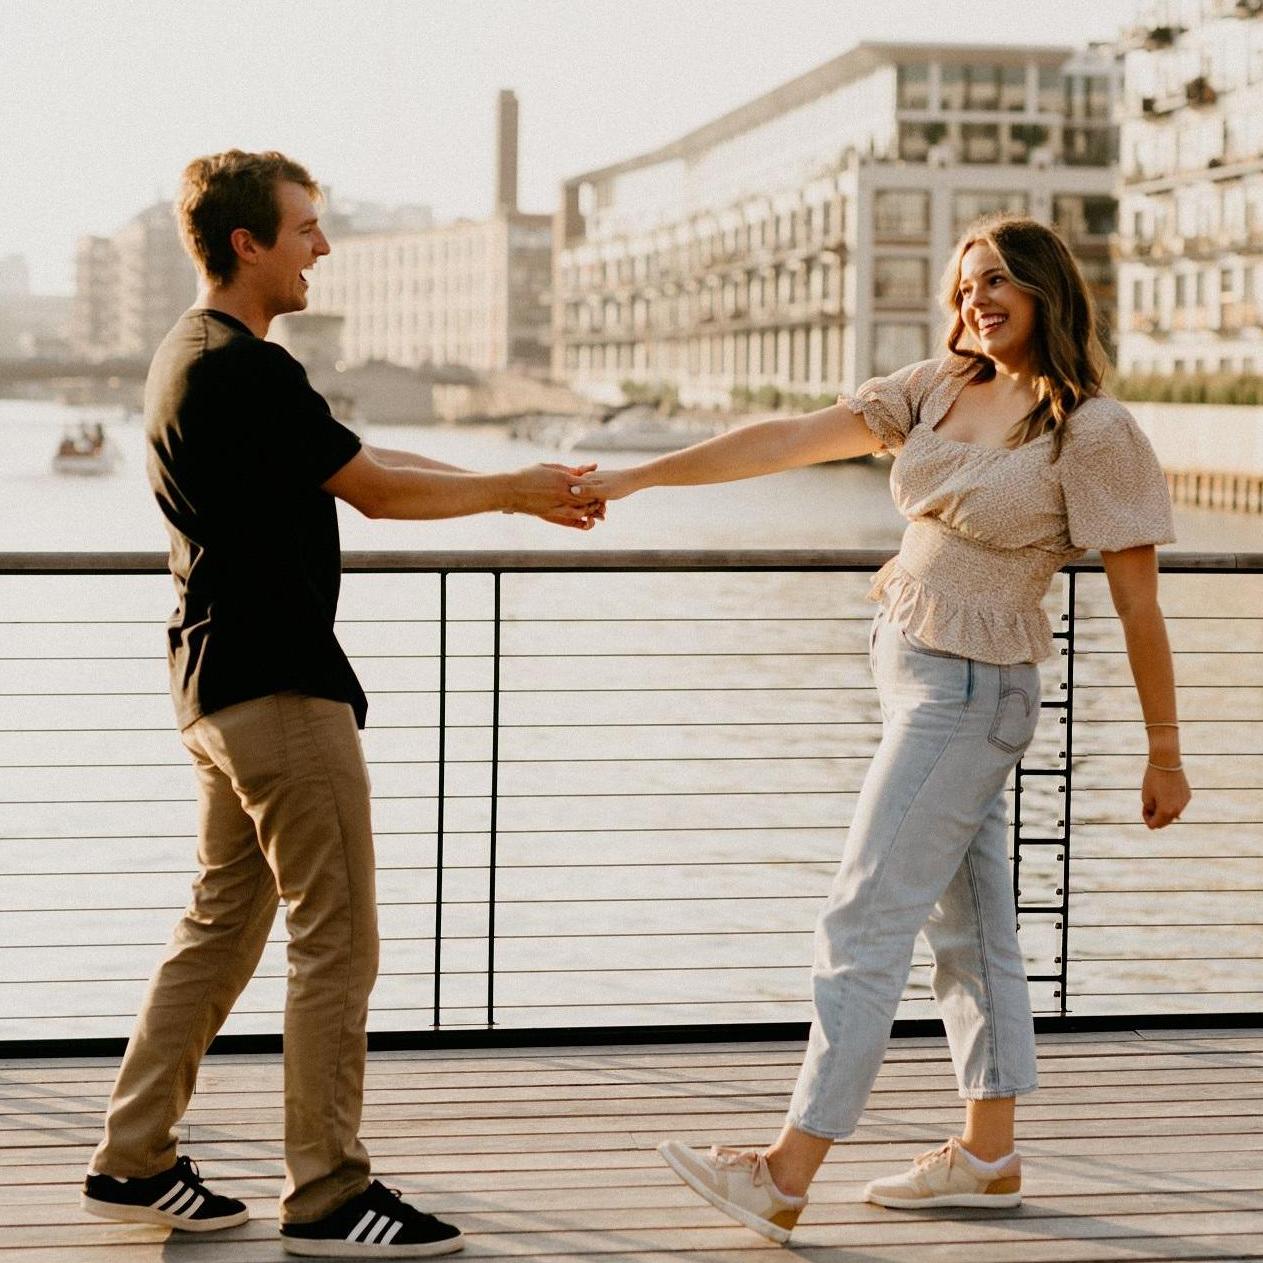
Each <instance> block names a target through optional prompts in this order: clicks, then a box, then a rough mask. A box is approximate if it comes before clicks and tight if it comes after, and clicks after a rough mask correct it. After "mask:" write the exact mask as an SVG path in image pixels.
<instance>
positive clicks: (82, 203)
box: [0, 0, 1136, 293]
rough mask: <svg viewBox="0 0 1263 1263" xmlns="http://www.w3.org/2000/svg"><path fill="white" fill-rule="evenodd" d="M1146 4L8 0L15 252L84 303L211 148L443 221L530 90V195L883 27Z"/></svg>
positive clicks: (1076, 0) (477, 192) (991, 29)
mask: <svg viewBox="0 0 1263 1263" xmlns="http://www.w3.org/2000/svg"><path fill="white" fill-rule="evenodd" d="M1135 8H1136V0H974V2H972V3H968V4H962V3H959V0H957V2H955V3H940V2H939V0H882V2H881V3H874V2H871V0H207V2H206V3H201V2H198V3H177V2H175V0H0V102H2V108H0V257H2V256H4V255H7V254H10V253H21V254H25V255H26V256H27V259H28V261H29V263H30V268H31V275H32V284H33V288H34V289H35V290H36V291H37V292H43V293H68V292H70V290H71V288H72V286H73V267H72V258H73V251H74V243H75V240H76V239H77V238H78V237H79V236H81V235H83V234H84V233H100V234H109V233H112V232H114V231H115V230H116V229H118V228H119V227H121V226H122V224H123V223H125V222H126V220H127V219H129V218H130V217H131V216H132V215H133V214H135V213H136V211H138V210H140V209H141V208H142V207H144V206H146V205H147V204H149V203H150V202H151V201H154V200H155V199H157V198H159V197H169V196H170V195H171V194H172V192H173V191H174V187H175V181H176V178H177V176H178V173H179V171H180V168H181V167H182V166H183V165H184V163H185V162H186V161H187V160H188V159H189V158H190V157H192V156H194V155H196V154H199V153H207V152H211V151H214V150H218V149H226V148H230V147H232V146H237V147H240V148H245V149H263V148H279V149H282V150H284V151H286V152H287V153H289V154H291V155H292V156H293V157H295V158H297V159H298V160H299V161H301V162H303V163H305V164H306V165H307V166H308V167H309V168H310V169H311V171H312V173H313V174H314V175H315V176H316V178H317V179H319V180H320V181H321V182H322V183H325V184H327V185H330V186H332V187H333V188H334V190H335V191H336V192H338V193H340V194H343V195H345V196H347V197H354V198H365V199H370V200H375V201H385V202H393V203H398V202H421V203H423V204H428V205H430V206H432V207H433V208H434V210H435V212H436V213H437V214H438V215H439V216H440V217H441V218H450V217H454V216H456V215H462V214H465V215H481V214H485V213H487V211H488V210H489V209H490V203H491V197H492V181H493V174H492V161H493V159H492V147H493V144H494V135H495V131H494V126H495V121H494V112H495V96H496V92H497V90H498V89H499V88H502V87H504V88H513V89H514V90H515V91H516V92H517V94H518V99H519V101H520V103H521V168H520V170H521V176H520V192H521V198H520V200H521V205H522V208H523V209H524V210H532V211H551V210H552V209H553V208H554V206H555V204H556V200H557V186H558V184H559V183H560V182H561V180H562V179H564V178H565V177H566V176H568V175H572V174H575V173H577V172H580V171H584V170H588V169H590V168H592V167H597V166H601V165H603V164H605V163H608V162H613V161H617V160H619V159H621V158H624V157H628V156H630V155H632V154H634V153H639V152H641V151H643V150H645V149H650V148H653V147H654V146H656V145H659V144H661V143H663V142H664V141H667V140H670V139H672V138H673V137H675V136H677V135H679V134H680V133H682V132H684V131H687V130H689V129H690V128H692V127H695V126H697V125H698V124H700V123H703V122H705V121H706V120H708V119H710V118H713V117H714V116H715V115H717V114H720V113H722V112H724V111H725V110H728V109H731V108H733V107H734V106H736V105H739V104H741V102H743V101H745V100H747V99H749V98H750V97H752V96H756V95H758V94H759V93H761V92H764V91H767V90H768V89H770V88H773V87H775V86H776V85H777V84H778V83H781V82H783V81H784V80H785V79H788V78H791V77H792V76H794V75H796V74H799V73H801V72H802V71H805V70H809V69H811V68H812V67H813V66H816V65H819V64H820V63H821V62H823V61H827V60H828V59H829V58H831V57H833V56H836V55H837V54H838V53H840V52H842V51H844V50H845V49H846V48H848V47H849V46H850V45H852V44H854V43H856V42H857V41H859V40H862V39H889V40H921V39H929V40H944V41H953V42H964V41H970V40H974V39H977V40H979V41H988V42H997V43H1005V42H1012V43H1025V42H1030V41H1048V42H1055V43H1069V44H1076V43H1082V42H1086V41H1088V40H1094V39H1108V38H1111V37H1112V36H1113V35H1114V34H1115V33H1116V32H1117V30H1118V29H1119V27H1120V26H1122V25H1126V24H1127V22H1128V21H1129V19H1130V17H1131V15H1132V13H1133V12H1134V11H1135Z"/></svg>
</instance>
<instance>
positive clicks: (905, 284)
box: [873, 257, 929, 303]
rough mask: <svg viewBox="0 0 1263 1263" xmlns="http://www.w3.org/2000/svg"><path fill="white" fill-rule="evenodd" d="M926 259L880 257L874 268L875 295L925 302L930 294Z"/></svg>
mask: <svg viewBox="0 0 1263 1263" xmlns="http://www.w3.org/2000/svg"><path fill="white" fill-rule="evenodd" d="M928 292H929V265H928V264H927V263H926V261H925V259H913V258H890V257H887V258H878V259H876V260H875V262H874V268H873V295H874V297H876V298H879V299H886V300H887V301H889V302H900V303H923V302H925V301H926V299H927V298H928V296H929V293H928Z"/></svg>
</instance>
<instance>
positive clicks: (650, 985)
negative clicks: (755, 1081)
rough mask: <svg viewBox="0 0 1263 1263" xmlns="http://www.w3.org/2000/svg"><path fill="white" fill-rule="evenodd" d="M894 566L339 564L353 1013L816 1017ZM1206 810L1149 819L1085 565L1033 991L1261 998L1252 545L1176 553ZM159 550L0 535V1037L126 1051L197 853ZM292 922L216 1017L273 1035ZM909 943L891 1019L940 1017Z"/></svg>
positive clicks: (1030, 837)
mask: <svg viewBox="0 0 1263 1263" xmlns="http://www.w3.org/2000/svg"><path fill="white" fill-rule="evenodd" d="M887 555H888V554H887V553H885V552H826V551H812V552H807V551H749V552H739V551H730V550H726V551H722V552H710V551H703V552H684V551H680V552H657V551H655V552H623V553H590V552H583V551H574V552H558V553H554V552H547V553H489V554H484V553H449V554H437V553H424V554H423V553H408V554H394V553H367V554H347V555H346V557H345V558H344V568H345V571H346V579H345V582H344V588H343V598H342V605H341V619H340V621H339V636H340V638H341V640H342V642H343V644H344V645H345V646H346V648H347V651H348V653H349V654H350V656H351V657H352V659H353V662H354V664H355V667H356V669H357V671H358V673H359V674H360V677H361V679H362V680H363V682H364V684H365V688H366V690H367V692H368V693H369V700H370V714H369V727H368V729H367V730H366V731H365V733H364V743H365V750H366V755H367V758H368V761H369V765H370V772H371V775H372V780H373V787H374V791H373V792H374V801H373V811H374V821H375V832H376V837H377V848H378V864H379V877H378V893H379V903H380V908H381V929H382V935H383V951H382V971H381V977H380V981H379V983H378V985H377V988H376V991H375V993H374V1007H373V1012H372V1016H371V1021H370V1029H372V1030H374V1031H377V1032H411V1033H419V1032H426V1031H431V1030H434V1029H436V1028H442V1029H445V1030H451V1029H455V1030H458V1031H466V1032H468V1033H469V1034H470V1036H471V1037H474V1036H476V1035H477V1033H478V1032H480V1031H485V1030H488V1029H490V1028H492V1027H497V1028H507V1029H521V1030H526V1029H541V1028H567V1029H572V1028H575V1027H584V1026H590V1027H619V1028H623V1029H626V1028H632V1027H657V1026H668V1025H678V1024H691V1025H709V1024H715V1025H716V1026H723V1025H727V1024H735V1023H742V1024H746V1023H784V1022H786V1021H801V1020H804V1019H806V1018H807V1017H808V1015H809V1009H808V1005H807V995H808V970H809V967H810V961H811V934H812V928H813V923H814V920H815V915H816V912H817V910H818V908H819V906H820V904H821V903H822V901H823V899H824V898H825V896H826V895H827V892H828V888H829V884H830V882H831V880H832V875H833V871H834V869H835V867H836V863H837V857H838V855H839V853H840V848H841V845H842V842H843V840H844V838H845V833H846V828H847V825H848V822H849V819H850V814H851V811H852V809H853V806H854V802H855V797H856V794H857V792H858V789H859V785H860V783H861V780H862V778H863V775H864V771H865V768H866V766H867V762H868V759H869V758H870V757H871V754H872V752H873V750H874V749H875V746H876V743H877V740H878V737H879V734H880V711H879V708H878V705H877V699H876V694H875V692H874V690H873V687H872V681H871V676H870V672H869V667H868V661H867V652H868V636H867V629H868V625H869V622H870V621H871V612H872V606H871V605H870V604H869V603H868V602H867V601H866V599H865V593H866V590H867V586H868V581H869V578H870V576H871V572H872V571H873V570H875V569H876V568H877V566H879V565H880V564H881V563H882V562H883V561H884V560H885V559H886V557H887ZM1163 571H1164V576H1163V581H1162V599H1163V606H1164V610H1165V612H1166V615H1167V619H1168V626H1169V628H1170V632H1171V639H1172V645H1173V649H1174V652H1175V658H1176V673H1177V680H1178V682H1179V691H1180V698H1179V703H1180V711H1181V716H1182V719H1183V722H1184V734H1183V735H1184V744H1185V749H1186V751H1187V757H1186V762H1187V766H1188V768H1189V771H1190V780H1191V782H1192V784H1193V786H1194V790H1195V799H1194V803H1193V805H1192V807H1191V808H1190V810H1189V811H1188V812H1187V813H1186V817H1185V819H1184V820H1182V821H1180V822H1178V823H1177V824H1176V825H1173V826H1172V827H1171V828H1169V829H1167V830H1164V831H1162V832H1160V833H1152V832H1150V831H1148V830H1146V829H1145V827H1144V826H1143V824H1141V823H1140V817H1139V784H1140V776H1141V773H1142V771H1143V765H1144V732H1143V728H1142V726H1141V722H1140V717H1139V707H1138V703H1137V700H1136V697H1135V693H1134V689H1133V688H1132V686H1131V682H1130V674H1129V671H1128V666H1127V659H1126V655H1125V652H1124V646H1123V643H1122V634H1121V629H1120V627H1119V624H1118V621H1117V619H1116V617H1115V616H1114V614H1113V611H1112V607H1111V605H1110V602H1109V596H1108V591H1107V588H1106V584H1105V580H1104V576H1103V575H1102V574H1101V572H1100V567H1099V563H1095V564H1093V563H1092V562H1091V561H1087V562H1085V563H1083V564H1079V565H1076V566H1073V567H1070V568H1069V569H1068V570H1067V572H1064V573H1063V574H1061V575H1059V576H1058V578H1057V581H1056V583H1055V585H1054V589H1053V591H1052V592H1051V593H1050V594H1049V597H1048V602H1047V608H1048V611H1049V614H1050V617H1051V619H1052V622H1053V625H1054V628H1055V630H1056V632H1057V636H1058V640H1057V644H1058V649H1059V651H1060V652H1059V653H1058V654H1057V655H1056V656H1054V657H1053V658H1052V659H1050V660H1049V661H1048V662H1047V663H1045V664H1043V672H1042V673H1043V691H1044V697H1043V701H1044V709H1043V713H1042V718H1041V723H1040V727H1039V732H1038V733H1037V736H1036V740H1035V743H1034V745H1033V746H1032V748H1031V750H1030V751H1029V752H1028V754H1027V757H1026V759H1025V760H1024V762H1023V765H1022V767H1021V769H1020V770H1019V775H1018V777H1017V778H1016V781H1015V790H1016V793H1014V794H1013V795H1012V796H1011V800H1010V806H1011V811H1012V813H1013V817H1014V824H1015V827H1014V829H1013V831H1012V836H1013V838H1014V849H1015V858H1016V860H1017V865H1016V874H1017V877H1016V881H1015V897H1016V906H1017V912H1018V917H1019V924H1020V932H1021V936H1022V940H1023V945H1024V950H1025V952H1026V956H1027V963H1028V969H1029V973H1030V977H1031V990H1032V996H1033V999H1034V1004H1035V1007H1036V1010H1037V1012H1038V1013H1040V1014H1042V1015H1044V1017H1045V1018H1046V1019H1048V1020H1050V1021H1052V1022H1054V1023H1055V1022H1060V1021H1073V1020H1075V1019H1078V1018H1098V1019H1109V1018H1115V1017H1116V1018H1119V1019H1123V1018H1126V1017H1128V1016H1133V1015H1139V1014H1150V1015H1154V1014H1157V1015H1162V1014H1170V1015H1171V1016H1172V1018H1173V1019H1174V1018H1177V1017H1179V1016H1180V1015H1187V1014H1200V1015H1207V1014H1227V1013H1235V1014H1241V1015H1246V1016H1249V1015H1263V900H1261V899H1260V898H1259V895H1260V893H1263V556H1257V555H1249V556H1242V555H1219V554H1215V555H1200V554H1198V555H1193V554H1167V555H1164V557H1163ZM170 604H171V587H170V579H169V577H168V576H167V574H166V559H165V557H163V556H161V555H158V554H122V555H115V554H111V555H106V554H24V555H0V848H2V850H0V912H2V914H3V915H0V997H2V999H3V1003H2V1004H0V1040H4V1041H10V1042H11V1043H13V1042H14V1041H31V1040H48V1039H54V1040H57V1039H62V1040H82V1039H86V1038H119V1037H122V1036H125V1035H126V1034H127V1032H128V1030H129V1028H130V1022H131V1019H132V1017H133V1015H134V1014H135V1011H136V1008H137V1005H138V1004H139V1001H140V997H141V994H142V991H143V988H144V984H145V979H146V977H147V975H148V972H149V970H150V968H151V967H152V966H153V964H154V963H155V961H156V960H157V958H158V955H159V953H160V951H161V948H162V945H163V944H164V943H165V941H166V937H167V934H168V932H169V930H170V928H171V926H172V924H173V922H174V920H175V919H176V917H177V916H178V915H179V912H180V910H181V909H182V908H183V906H184V904H185V902H186V899H187V894H188V885H189V880H190V878H191V876H192V872H193V866H194V863H195V829H196V813H195V802H194V792H193V776H192V773H191V770H190V769H189V767H188V765H187V760H186V756H185V754H184V751H183V749H182V747H181V745H180V742H179V739H178V736H177V734H176V733H175V731H174V726H173V723H172V711H171V705H170V701H169V698H168V695H167V685H166V665H165V661H164V660H163V658H162V646H163V635H162V622H163V620H164V618H165V617H166V614H167V612H168V610H169V607H170ZM283 938H284V935H283V922H282V920H281V919H280V917H279V914H278V921H277V924H276V926H275V927H274V930H273V936H272V942H270V943H269V946H268V948H267V950H266V951H265V954H264V958H263V962H262V964H261V966H260V970H259V974H258V976H257V977H256V979H255V981H254V982H253V983H251V985H250V987H249V988H248V989H247V991H246V992H245V994H244V995H243V996H242V998H241V1001H240V1003H239V1004H238V1006H237V1010H236V1012H235V1013H234V1016H233V1017H232V1018H231V1019H230V1022H229V1025H228V1027H227V1028H226V1030H227V1031H228V1032H229V1033H236V1034H253V1035H269V1034H273V1033H275V1032H277V1031H279V1029H280V1014H281V1010H282V1007H283V1000H284V978H285V945H284V941H283ZM929 999H930V989H929V960H928V956H927V955H926V954H925V953H924V952H923V951H918V955H917V958H916V961H915V964H914V969H913V973H912V977H911V980H910V982H909V986H908V989H907V991H906V994H905V997H904V1001H903V1004H902V1005H901V1009H900V1016H901V1017H904V1018H916V1017H921V1016H926V1017H928V1016H930V1015H931V1014H932V1006H931V1004H930V1003H929Z"/></svg>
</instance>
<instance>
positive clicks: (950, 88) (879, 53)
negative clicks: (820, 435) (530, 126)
mask: <svg viewBox="0 0 1263 1263" xmlns="http://www.w3.org/2000/svg"><path fill="white" fill-rule="evenodd" d="M1117 80H1118V72H1117V68H1116V64H1115V61H1114V59H1113V57H1112V55H1108V54H1105V53H1100V52H1097V51H1094V50H1078V51H1076V50H1074V49H1072V48H1069V47H1063V48H1052V47H1047V46H1030V47H1027V46H1021V47H1018V46H994V45H988V46H964V45H948V44H918V45H911V44H907V45H905V44H889V43H865V44H860V45H858V46H857V47H855V48H854V49H852V50H850V51H849V52H846V53H844V54H842V55H841V56H839V57H837V58H834V59H833V60H832V61H830V62H827V63H826V64H824V65H822V66H820V67H818V68H817V69H815V70H813V71H810V72H809V73H807V74H805V75H802V76H800V77H799V78H797V79H794V80H791V81H790V82H788V83H786V84H783V85H781V86H780V87H779V88H777V89H775V90H774V91H772V92H770V93H767V94H766V95H764V96H762V97H759V98H757V99H756V100H753V101H751V102H749V103H748V104H746V105H744V106H741V107H740V108H738V109H736V110H734V111H732V112H731V113H729V114H726V115H724V116H723V117H721V118H718V119H715V120H714V121H713V122H710V123H707V124H706V125H704V126H702V127H700V128H698V129H696V130H695V131H692V132H690V133H689V134H688V135H686V136H683V137H681V138H680V139H679V140H677V141H675V142H673V143H671V144H668V145H666V146H664V147H663V148H662V149H659V150H656V151H654V152H652V153H649V154H644V155H641V156H639V157H635V158H630V159H628V160H626V161H623V162H620V163H617V164H614V165H612V166H608V167H605V168H602V169H600V170H596V171H589V172H585V173H583V174H581V175H577V176H575V177H573V178H571V179H570V180H567V181H566V183H565V184H564V185H563V188H562V206H561V208H560V210H559V212H558V216H557V227H556V248H555V252H554V278H553V280H554V285H553V293H554V302H553V374H554V376H555V377H558V378H560V379H562V380H565V381H566V382H568V383H569V384H570V385H572V386H573V387H575V388H576V389H579V390H581V391H584V392H586V393H588V394H591V395H593V396H595V397H598V398H611V399H613V398H617V397H618V396H619V394H620V383H621V382H622V381H625V380H632V381H636V382H646V383H655V382H665V383H671V384H673V385H675V386H676V387H677V388H678V390H679V392H680V397H681V399H682V400H684V401H685V402H690V403H696V404H701V405H711V406H721V407H722V406H724V405H726V404H727V403H728V402H729V401H730V399H731V396H732V392H733V391H734V390H735V389H739V388H741V389H746V390H750V391H755V390H758V389H759V388H760V387H764V386H773V387H776V388H777V389H779V390H781V391H786V392H795V393H804V394H828V393H830V392H834V391H836V390H838V389H839V388H844V389H850V388H853V387H854V386H855V385H857V384H858V383H859V382H861V381H863V380H864V379H866V378H867V377H869V376H872V375H874V374H884V373H889V372H891V371H893V370H894V369H896V368H898V367H900V366H901V365H903V364H907V363H909V362H911V361H914V360H917V359H922V358H925V357H926V356H928V355H930V354H932V353H933V351H934V348H935V347H937V346H938V345H939V342H940V337H941V334H942V330H943V325H944V315H943V311H942V308H941V307H940V306H939V303H938V297H937V289H938V281H939V276H940V273H941V271H942V269H943V267H944V266H945V264H946V262H947V261H948V259H949V258H950V255H951V250H952V246H953V244H954V242H955V241H956V239H957V237H958V235H959V233H960V231H961V230H962V229H963V227H964V226H965V225H966V224H967V223H968V222H969V221H970V220H972V219H974V218H975V217H976V216H978V215H980V214H982V213H984V212H987V211H991V210H1000V209H1006V210H1015V211H1022V212H1025V213H1028V214H1031V215H1033V216H1035V217H1037V218H1039V219H1041V220H1044V221H1046V222H1056V223H1057V224H1059V225H1060V226H1061V228H1062V229H1063V231H1064V233H1065V234H1066V236H1067V238H1068V240H1069V241H1070V243H1071V245H1072V248H1074V249H1075V251H1076V254H1077V256H1078V257H1079V259H1080V262H1081V263H1082V264H1083V267H1084V270H1085V272H1086V273H1087V274H1088V278H1089V280H1090V281H1091V282H1092V284H1093V286H1094V288H1095V289H1096V292H1097V295H1098V298H1099V300H1100V302H1101V304H1102V307H1103V309H1104V314H1105V317H1106V319H1107V320H1108V318H1109V316H1110V315H1111V314H1112V310H1111V309H1112V302H1113V269H1112V264H1111V261H1110V258H1109V237H1110V233H1111V232H1112V231H1113V229H1114V226H1115V205H1116V204H1115V200H1114V182H1115V166H1114V161H1115V141H1116V133H1115V130H1114V127H1113V124H1112V117H1111V116H1112V109H1113V103H1114V98H1115V95H1116V86H1117Z"/></svg>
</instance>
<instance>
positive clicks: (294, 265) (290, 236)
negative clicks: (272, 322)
mask: <svg viewBox="0 0 1263 1263" xmlns="http://www.w3.org/2000/svg"><path fill="white" fill-rule="evenodd" d="M276 204H277V208H278V209H279V210H280V213H281V220H280V224H279V225H278V227H277V230H276V244H275V245H273V246H270V247H262V248H261V253H260V255H259V263H258V268H259V271H258V272H257V273H256V276H257V279H258V281H259V284H260V288H261V293H262V295H263V298H264V302H265V304H266V306H267V308H268V311H269V316H280V315H283V314H284V313H285V312H287V311H302V310H303V308H305V307H306V306H307V277H306V276H305V275H304V272H306V271H307V270H308V269H310V268H311V267H312V266H313V265H314V264H315V262H316V260H317V259H319V258H320V257H321V256H322V255H325V254H328V253H329V242H328V239H327V238H326V237H325V235H324V233H323V232H322V231H321V230H320V222H319V218H318V216H317V211H316V203H315V201H314V199H313V198H312V196H311V194H310V193H308V192H307V190H306V189H305V188H303V186H302V185H301V184H294V183H292V182H290V181H288V180H284V181H281V182H280V183H279V184H277V186H276Z"/></svg>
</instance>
